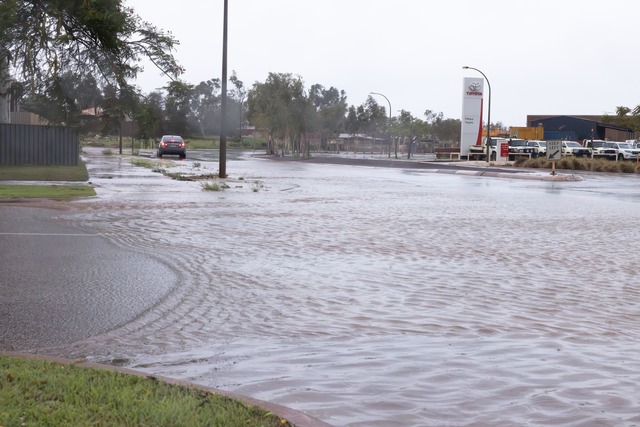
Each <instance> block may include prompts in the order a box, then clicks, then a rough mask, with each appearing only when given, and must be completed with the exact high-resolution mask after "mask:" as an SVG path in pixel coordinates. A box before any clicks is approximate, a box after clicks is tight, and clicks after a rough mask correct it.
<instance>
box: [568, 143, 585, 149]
mask: <svg viewBox="0 0 640 427" xmlns="http://www.w3.org/2000/svg"><path fill="white" fill-rule="evenodd" d="M565 145H566V146H567V147H571V148H581V147H582V145H580V144H578V143H577V142H565Z"/></svg>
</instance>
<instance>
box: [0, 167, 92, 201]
mask: <svg viewBox="0 0 640 427" xmlns="http://www.w3.org/2000/svg"><path fill="white" fill-rule="evenodd" d="M87 180H89V173H88V172H87V167H86V165H85V164H84V163H81V164H79V165H78V166H32V165H20V166H0V182H1V181H48V182H55V181H70V182H81V181H87ZM95 195H96V192H95V190H94V189H93V188H92V187H90V186H88V185H3V184H0V199H34V198H45V199H60V198H73V197H90V196H95Z"/></svg>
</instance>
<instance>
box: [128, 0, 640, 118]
mask: <svg viewBox="0 0 640 427" xmlns="http://www.w3.org/2000/svg"><path fill="white" fill-rule="evenodd" d="M228 2H229V29H228V70H229V75H231V71H232V70H235V71H236V73H237V75H238V78H239V79H240V80H242V81H243V82H244V83H245V86H246V87H248V88H250V87H251V86H252V85H253V84H254V83H255V82H264V81H265V80H266V78H267V75H268V73H269V72H277V73H292V74H295V75H299V76H301V77H302V79H303V80H304V82H305V86H306V87H307V88H309V87H310V86H311V85H312V84H316V83H318V84H321V85H323V86H325V87H327V88H329V87H331V86H333V87H336V88H337V89H340V90H344V91H345V92H346V94H347V102H348V104H349V105H356V106H358V105H360V104H362V103H364V102H365V100H366V98H367V96H368V94H369V93H370V92H379V93H382V94H384V95H386V97H387V98H388V99H389V101H390V102H391V107H392V110H393V114H394V115H397V114H398V111H399V110H401V109H404V110H407V111H410V112H411V113H412V114H413V115H414V116H416V117H419V118H424V116H423V113H424V111H425V110H427V109H429V110H432V111H436V112H440V111H441V112H442V113H443V114H444V116H445V117H446V118H460V115H461V112H462V79H463V77H474V76H480V75H479V74H478V73H477V72H475V71H473V70H463V69H462V66H463V65H469V66H471V67H475V68H478V69H480V70H482V71H483V72H484V74H486V76H487V77H488V78H489V81H490V83H491V89H492V93H491V119H492V122H497V121H501V122H503V123H504V124H505V125H507V126H525V125H526V116H527V115H528V114H566V115H577V114H604V113H609V114H613V113H614V112H615V108H616V107H617V106H620V105H623V106H627V107H630V108H633V107H635V106H636V105H638V104H640V93H639V91H638V88H637V87H636V84H638V78H637V77H638V76H639V75H640V48H638V46H640V36H639V34H638V31H637V28H638V17H639V16H640V1H637V0H610V1H607V2H601V1H595V0H581V1H578V0H537V1H535V2H534V1H521V0H486V1H484V2H478V1H472V0H447V1H438V2H435V1H421V0H393V1H389V0H386V1H382V0H367V1H365V0H360V1H356V0H322V1H318V0H228ZM124 4H125V5H127V6H131V7H133V8H134V9H135V11H136V13H138V14H139V15H140V16H141V17H142V18H143V19H144V20H147V21H149V22H152V23H153V24H155V25H156V26H157V27H159V28H162V29H164V30H168V31H171V32H172V33H173V34H174V36H175V37H176V38H177V39H178V40H180V45H179V46H178V47H177V50H176V52H174V53H175V56H176V58H177V59H178V61H179V62H180V63H181V64H182V65H183V66H184V67H185V68H186V73H185V74H184V75H183V76H182V79H183V80H184V81H186V82H188V83H192V84H197V83H199V82H201V81H203V80H208V79H211V78H219V77H220V76H221V74H222V23H223V19H222V17H223V4H224V3H223V1H222V0H217V1H203V0H180V1H175V0H171V1H169V0H154V1H151V0H124ZM145 68H146V71H145V72H144V73H143V74H141V75H140V76H139V78H138V81H137V84H138V86H140V87H141V88H142V89H143V91H145V92H149V91H152V90H154V89H156V88H159V87H162V86H164V85H165V84H166V82H167V80H166V78H164V77H162V76H160V75H159V73H158V72H157V70H155V69H152V67H151V66H146V67H145ZM376 100H377V101H378V103H379V104H380V105H382V106H384V107H385V108H386V109H388V103H387V101H386V100H385V99H384V98H381V97H376Z"/></svg>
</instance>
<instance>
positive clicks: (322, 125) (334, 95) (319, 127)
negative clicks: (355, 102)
mask: <svg viewBox="0 0 640 427" xmlns="http://www.w3.org/2000/svg"><path fill="white" fill-rule="evenodd" d="M309 100H310V102H311V105H312V106H313V109H314V115H313V120H314V130H315V131H317V132H318V133H319V134H320V143H321V145H322V147H323V148H325V149H326V148H327V143H328V141H329V139H330V138H331V137H333V136H334V135H336V134H338V133H339V132H340V129H341V128H343V126H344V123H345V115H346V113H347V96H346V94H345V92H344V91H343V90H338V89H336V88H335V87H333V86H332V87H330V88H329V89H326V88H325V87H324V86H322V85H320V84H314V85H312V86H311V88H310V89H309Z"/></svg>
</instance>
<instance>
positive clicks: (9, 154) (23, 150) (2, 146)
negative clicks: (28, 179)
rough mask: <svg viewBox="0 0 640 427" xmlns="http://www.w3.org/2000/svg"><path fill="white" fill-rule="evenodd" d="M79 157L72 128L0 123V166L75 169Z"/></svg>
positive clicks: (75, 136) (77, 143) (76, 136)
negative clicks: (51, 166)
mask: <svg viewBox="0 0 640 427" xmlns="http://www.w3.org/2000/svg"><path fill="white" fill-rule="evenodd" d="M79 157H80V143H79V138H78V132H77V130H76V129H74V128H70V127H67V126H38V125H16V124H0V165H47V166H49V165H62V166H77V165H78V161H79Z"/></svg>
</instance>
